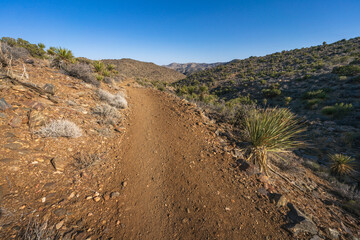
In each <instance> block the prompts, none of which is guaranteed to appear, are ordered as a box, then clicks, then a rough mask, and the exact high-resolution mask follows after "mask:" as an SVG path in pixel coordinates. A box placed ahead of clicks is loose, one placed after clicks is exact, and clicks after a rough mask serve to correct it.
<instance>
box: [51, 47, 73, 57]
mask: <svg viewBox="0 0 360 240" xmlns="http://www.w3.org/2000/svg"><path fill="white" fill-rule="evenodd" d="M54 52H55V54H56V55H57V56H58V58H60V59H62V60H72V59H73V58H74V56H73V54H72V52H71V50H69V49H66V48H61V47H59V48H55V50H54Z"/></svg>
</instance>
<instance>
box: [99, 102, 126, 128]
mask: <svg viewBox="0 0 360 240" xmlns="http://www.w3.org/2000/svg"><path fill="white" fill-rule="evenodd" d="M93 113H94V114H95V115H97V116H99V117H100V118H101V121H100V122H101V123H105V124H115V123H116V122H117V121H118V120H119V119H120V118H121V114H120V113H119V111H118V110H117V109H116V108H115V107H112V106H110V105H109V104H107V103H104V104H101V105H97V106H96V108H94V109H93Z"/></svg>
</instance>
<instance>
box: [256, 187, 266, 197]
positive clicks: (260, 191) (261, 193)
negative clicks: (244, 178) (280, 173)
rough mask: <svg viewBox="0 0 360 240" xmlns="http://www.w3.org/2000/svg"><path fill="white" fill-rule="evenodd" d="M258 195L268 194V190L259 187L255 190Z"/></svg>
mask: <svg viewBox="0 0 360 240" xmlns="http://www.w3.org/2000/svg"><path fill="white" fill-rule="evenodd" d="M257 192H258V193H259V194H260V195H264V196H267V195H268V191H266V189H265V188H259V190H258V191H257Z"/></svg>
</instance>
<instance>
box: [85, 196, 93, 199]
mask: <svg viewBox="0 0 360 240" xmlns="http://www.w3.org/2000/svg"><path fill="white" fill-rule="evenodd" d="M85 199H86V200H90V199H93V197H92V196H87V197H86V198H85Z"/></svg>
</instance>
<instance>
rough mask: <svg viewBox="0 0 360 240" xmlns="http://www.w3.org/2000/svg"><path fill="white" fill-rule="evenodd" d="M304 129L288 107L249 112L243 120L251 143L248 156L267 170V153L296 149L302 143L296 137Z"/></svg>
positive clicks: (246, 134)
mask: <svg viewBox="0 0 360 240" xmlns="http://www.w3.org/2000/svg"><path fill="white" fill-rule="evenodd" d="M304 131H305V127H304V126H303V125H302V124H301V123H300V122H299V120H297V118H296V115H294V114H293V113H292V112H291V111H290V110H289V109H286V108H267V109H265V110H263V109H256V110H253V111H252V112H250V113H249V114H248V115H247V116H246V117H245V121H244V133H245V136H246V138H247V139H246V140H247V141H248V142H250V143H251V147H249V149H248V150H249V152H250V155H249V158H248V160H253V161H254V162H255V163H256V164H258V165H259V166H260V169H261V171H264V172H265V173H267V172H268V161H267V158H268V153H269V152H271V153H275V154H276V153H279V152H285V151H289V150H293V149H296V148H298V147H301V146H303V145H304V142H303V141H300V140H296V137H297V136H298V135H299V134H300V133H302V132H304Z"/></svg>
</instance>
